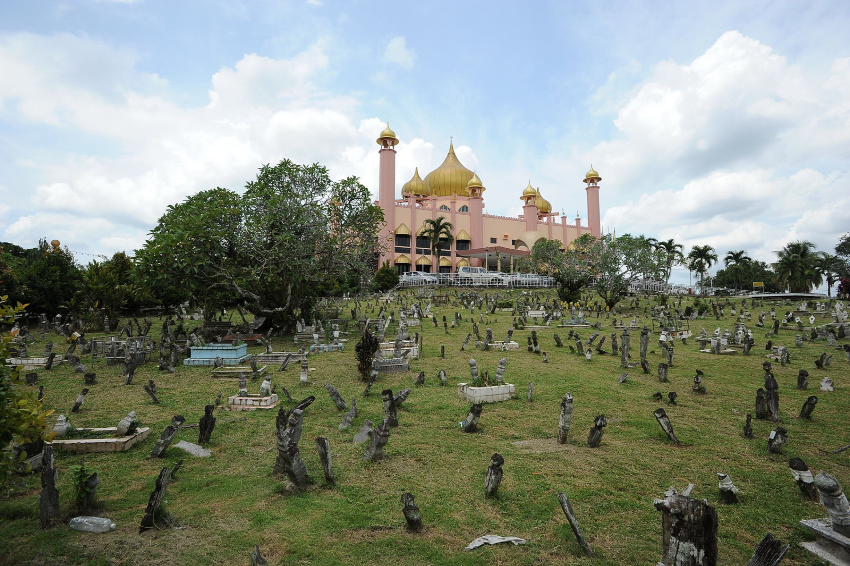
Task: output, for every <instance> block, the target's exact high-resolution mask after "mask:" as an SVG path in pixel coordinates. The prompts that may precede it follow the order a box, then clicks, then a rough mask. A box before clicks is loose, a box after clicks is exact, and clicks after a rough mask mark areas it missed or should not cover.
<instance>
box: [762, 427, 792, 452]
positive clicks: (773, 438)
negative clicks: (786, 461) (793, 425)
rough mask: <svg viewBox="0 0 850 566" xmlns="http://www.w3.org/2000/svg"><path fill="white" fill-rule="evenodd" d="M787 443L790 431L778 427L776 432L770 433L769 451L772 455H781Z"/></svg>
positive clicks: (768, 440) (768, 439)
mask: <svg viewBox="0 0 850 566" xmlns="http://www.w3.org/2000/svg"><path fill="white" fill-rule="evenodd" d="M787 441H788V431H786V430H785V429H784V428H782V427H781V426H780V427H777V428H776V430H772V431H770V436H769V437H768V438H767V451H768V452H770V453H771V454H779V453H781V452H782V448H783V447H784V446H785V443H786V442H787Z"/></svg>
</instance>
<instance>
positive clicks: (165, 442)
mask: <svg viewBox="0 0 850 566" xmlns="http://www.w3.org/2000/svg"><path fill="white" fill-rule="evenodd" d="M184 422H186V419H185V418H184V417H183V415H174V416H173V417H171V424H170V425H168V426H167V427H165V430H163V431H162V434H160V435H159V440H157V441H156V444H154V447H153V450H151V458H160V457H162V455H163V454H165V451H166V450H167V449H168V447H169V446H170V445H171V443H172V442H173V441H174V439H175V438H176V437H177V432H178V431H179V430H180V426H181V425H182V424H183V423H184Z"/></svg>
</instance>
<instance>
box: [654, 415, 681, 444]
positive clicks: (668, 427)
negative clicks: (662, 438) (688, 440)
mask: <svg viewBox="0 0 850 566" xmlns="http://www.w3.org/2000/svg"><path fill="white" fill-rule="evenodd" d="M652 414H653V415H655V420H657V421H658V424H659V425H660V426H661V430H663V431H664V434H666V435H667V438H669V439H670V440H672V441H673V442H675V443H676V444H679V439H678V438H676V433H675V432H673V425H672V424H670V418H669V417H668V416H667V411H665V410H664V409H660V408H659V409H655V411H654V412H653V413H652Z"/></svg>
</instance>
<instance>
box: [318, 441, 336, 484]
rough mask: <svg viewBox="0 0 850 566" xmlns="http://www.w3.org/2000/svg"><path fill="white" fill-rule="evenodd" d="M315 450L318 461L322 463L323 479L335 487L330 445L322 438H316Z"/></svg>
mask: <svg viewBox="0 0 850 566" xmlns="http://www.w3.org/2000/svg"><path fill="white" fill-rule="evenodd" d="M316 449H317V450H318V451H319V461H320V462H321V463H322V469H323V470H324V471H325V479H326V480H327V482H328V483H329V484H331V485H336V479H335V478H334V471H333V462H332V460H331V443H330V441H329V440H328V439H327V438H325V437H324V436H319V437H317V438H316Z"/></svg>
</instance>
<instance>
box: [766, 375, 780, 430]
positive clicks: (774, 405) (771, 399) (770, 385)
mask: <svg viewBox="0 0 850 566" xmlns="http://www.w3.org/2000/svg"><path fill="white" fill-rule="evenodd" d="M764 388H765V389H766V391H765V398H766V401H767V412H768V417H769V418H770V420H772V421H773V422H779V384H778V383H777V382H776V379H775V378H774V377H773V374H772V373H769V372H768V374H767V375H766V376H765V378H764Z"/></svg>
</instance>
